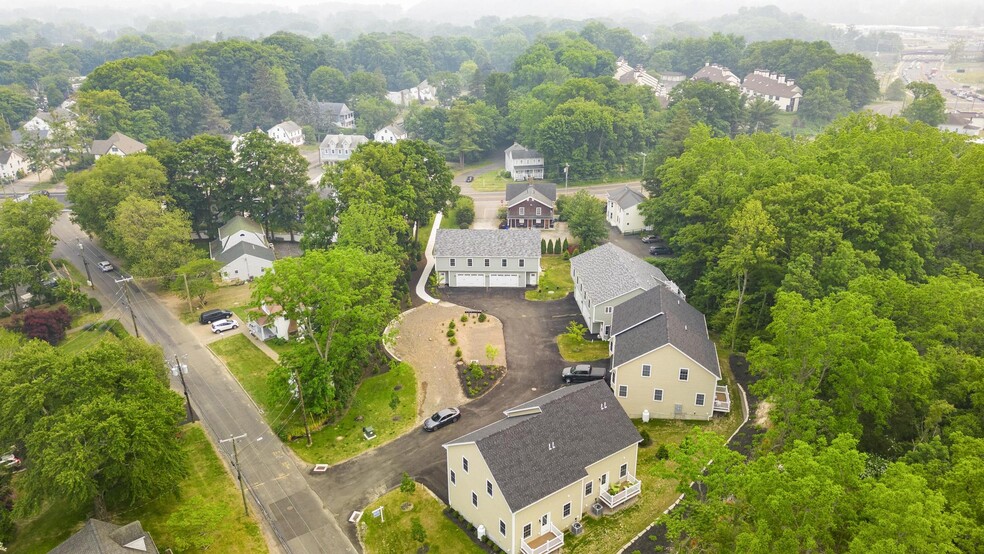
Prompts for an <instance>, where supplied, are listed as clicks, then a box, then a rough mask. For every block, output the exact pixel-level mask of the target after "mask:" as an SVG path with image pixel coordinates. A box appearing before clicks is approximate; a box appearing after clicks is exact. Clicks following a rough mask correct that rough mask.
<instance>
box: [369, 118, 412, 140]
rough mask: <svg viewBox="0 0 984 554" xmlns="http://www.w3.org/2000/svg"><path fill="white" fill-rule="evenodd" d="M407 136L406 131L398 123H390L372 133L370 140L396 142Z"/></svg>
mask: <svg viewBox="0 0 984 554" xmlns="http://www.w3.org/2000/svg"><path fill="white" fill-rule="evenodd" d="M406 138H407V132H406V131H405V130H403V127H402V126H401V125H400V124H399V123H391V124H389V125H387V126H385V127H383V128H382V129H380V130H378V131H376V132H375V133H373V134H372V140H374V141H376V142H388V143H390V144H396V143H397V142H399V141H401V140H405V139H406Z"/></svg>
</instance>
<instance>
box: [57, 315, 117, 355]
mask: <svg viewBox="0 0 984 554" xmlns="http://www.w3.org/2000/svg"><path fill="white" fill-rule="evenodd" d="M86 327H88V326H86ZM86 327H82V328H79V329H78V330H77V331H72V332H71V333H69V334H68V335H67V336H66V337H65V340H63V341H62V342H61V344H59V345H58V349H59V350H61V351H63V352H66V353H68V354H78V353H79V352H82V351H83V350H86V349H88V348H89V347H91V346H93V345H95V344H98V343H100V342H102V341H104V340H109V341H116V340H117V337H122V336H126V334H127V333H126V330H125V329H124V328H123V325H121V324H120V322H119V321H117V320H115V319H111V320H109V321H103V322H99V323H95V324H92V327H91V328H89V329H86Z"/></svg>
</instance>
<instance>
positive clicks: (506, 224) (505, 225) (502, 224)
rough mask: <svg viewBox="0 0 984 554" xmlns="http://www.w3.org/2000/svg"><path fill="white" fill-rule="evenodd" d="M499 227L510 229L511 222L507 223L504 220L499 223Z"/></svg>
mask: <svg viewBox="0 0 984 554" xmlns="http://www.w3.org/2000/svg"><path fill="white" fill-rule="evenodd" d="M499 228H500V229H508V228H509V224H508V223H506V222H505V221H503V222H502V223H500V224H499Z"/></svg>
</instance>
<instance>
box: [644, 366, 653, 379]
mask: <svg viewBox="0 0 984 554" xmlns="http://www.w3.org/2000/svg"><path fill="white" fill-rule="evenodd" d="M652 373H653V366H651V365H649V364H642V376H643V377H649V376H650V375H652Z"/></svg>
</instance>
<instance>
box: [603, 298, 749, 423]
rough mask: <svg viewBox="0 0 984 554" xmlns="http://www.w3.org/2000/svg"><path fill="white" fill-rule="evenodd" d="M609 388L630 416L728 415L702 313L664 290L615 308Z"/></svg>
mask: <svg viewBox="0 0 984 554" xmlns="http://www.w3.org/2000/svg"><path fill="white" fill-rule="evenodd" d="M609 351H610V352H611V354H612V362H611V364H612V370H611V386H612V390H613V391H615V396H616V398H618V403H619V404H621V405H622V408H623V409H624V410H625V413H627V414H628V415H629V417H642V418H643V419H645V418H646V416H649V417H656V418H662V419H699V420H708V419H711V417H712V416H713V415H714V413H716V412H723V413H727V412H730V411H731V397H730V395H729V393H728V387H727V386H726V385H720V384H718V383H719V382H720V380H721V366H720V364H719V363H718V356H717V348H715V347H714V343H713V342H712V341H711V338H710V336H708V334H707V323H706V321H705V320H704V314H702V313H700V312H699V311H697V310H696V309H695V308H694V307H693V306H691V305H690V304H687V302H686V301H685V300H684V299H683V298H681V297H680V296H679V295H678V294H675V293H673V292H672V291H671V290H670V289H669V288H667V287H665V286H656V287H653V288H651V289H649V290H648V291H646V292H644V293H642V294H640V295H639V296H636V297H635V298H633V299H632V302H624V303H622V304H619V305H618V306H616V307H615V314H614V316H613V317H612V337H611V339H610V342H609Z"/></svg>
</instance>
